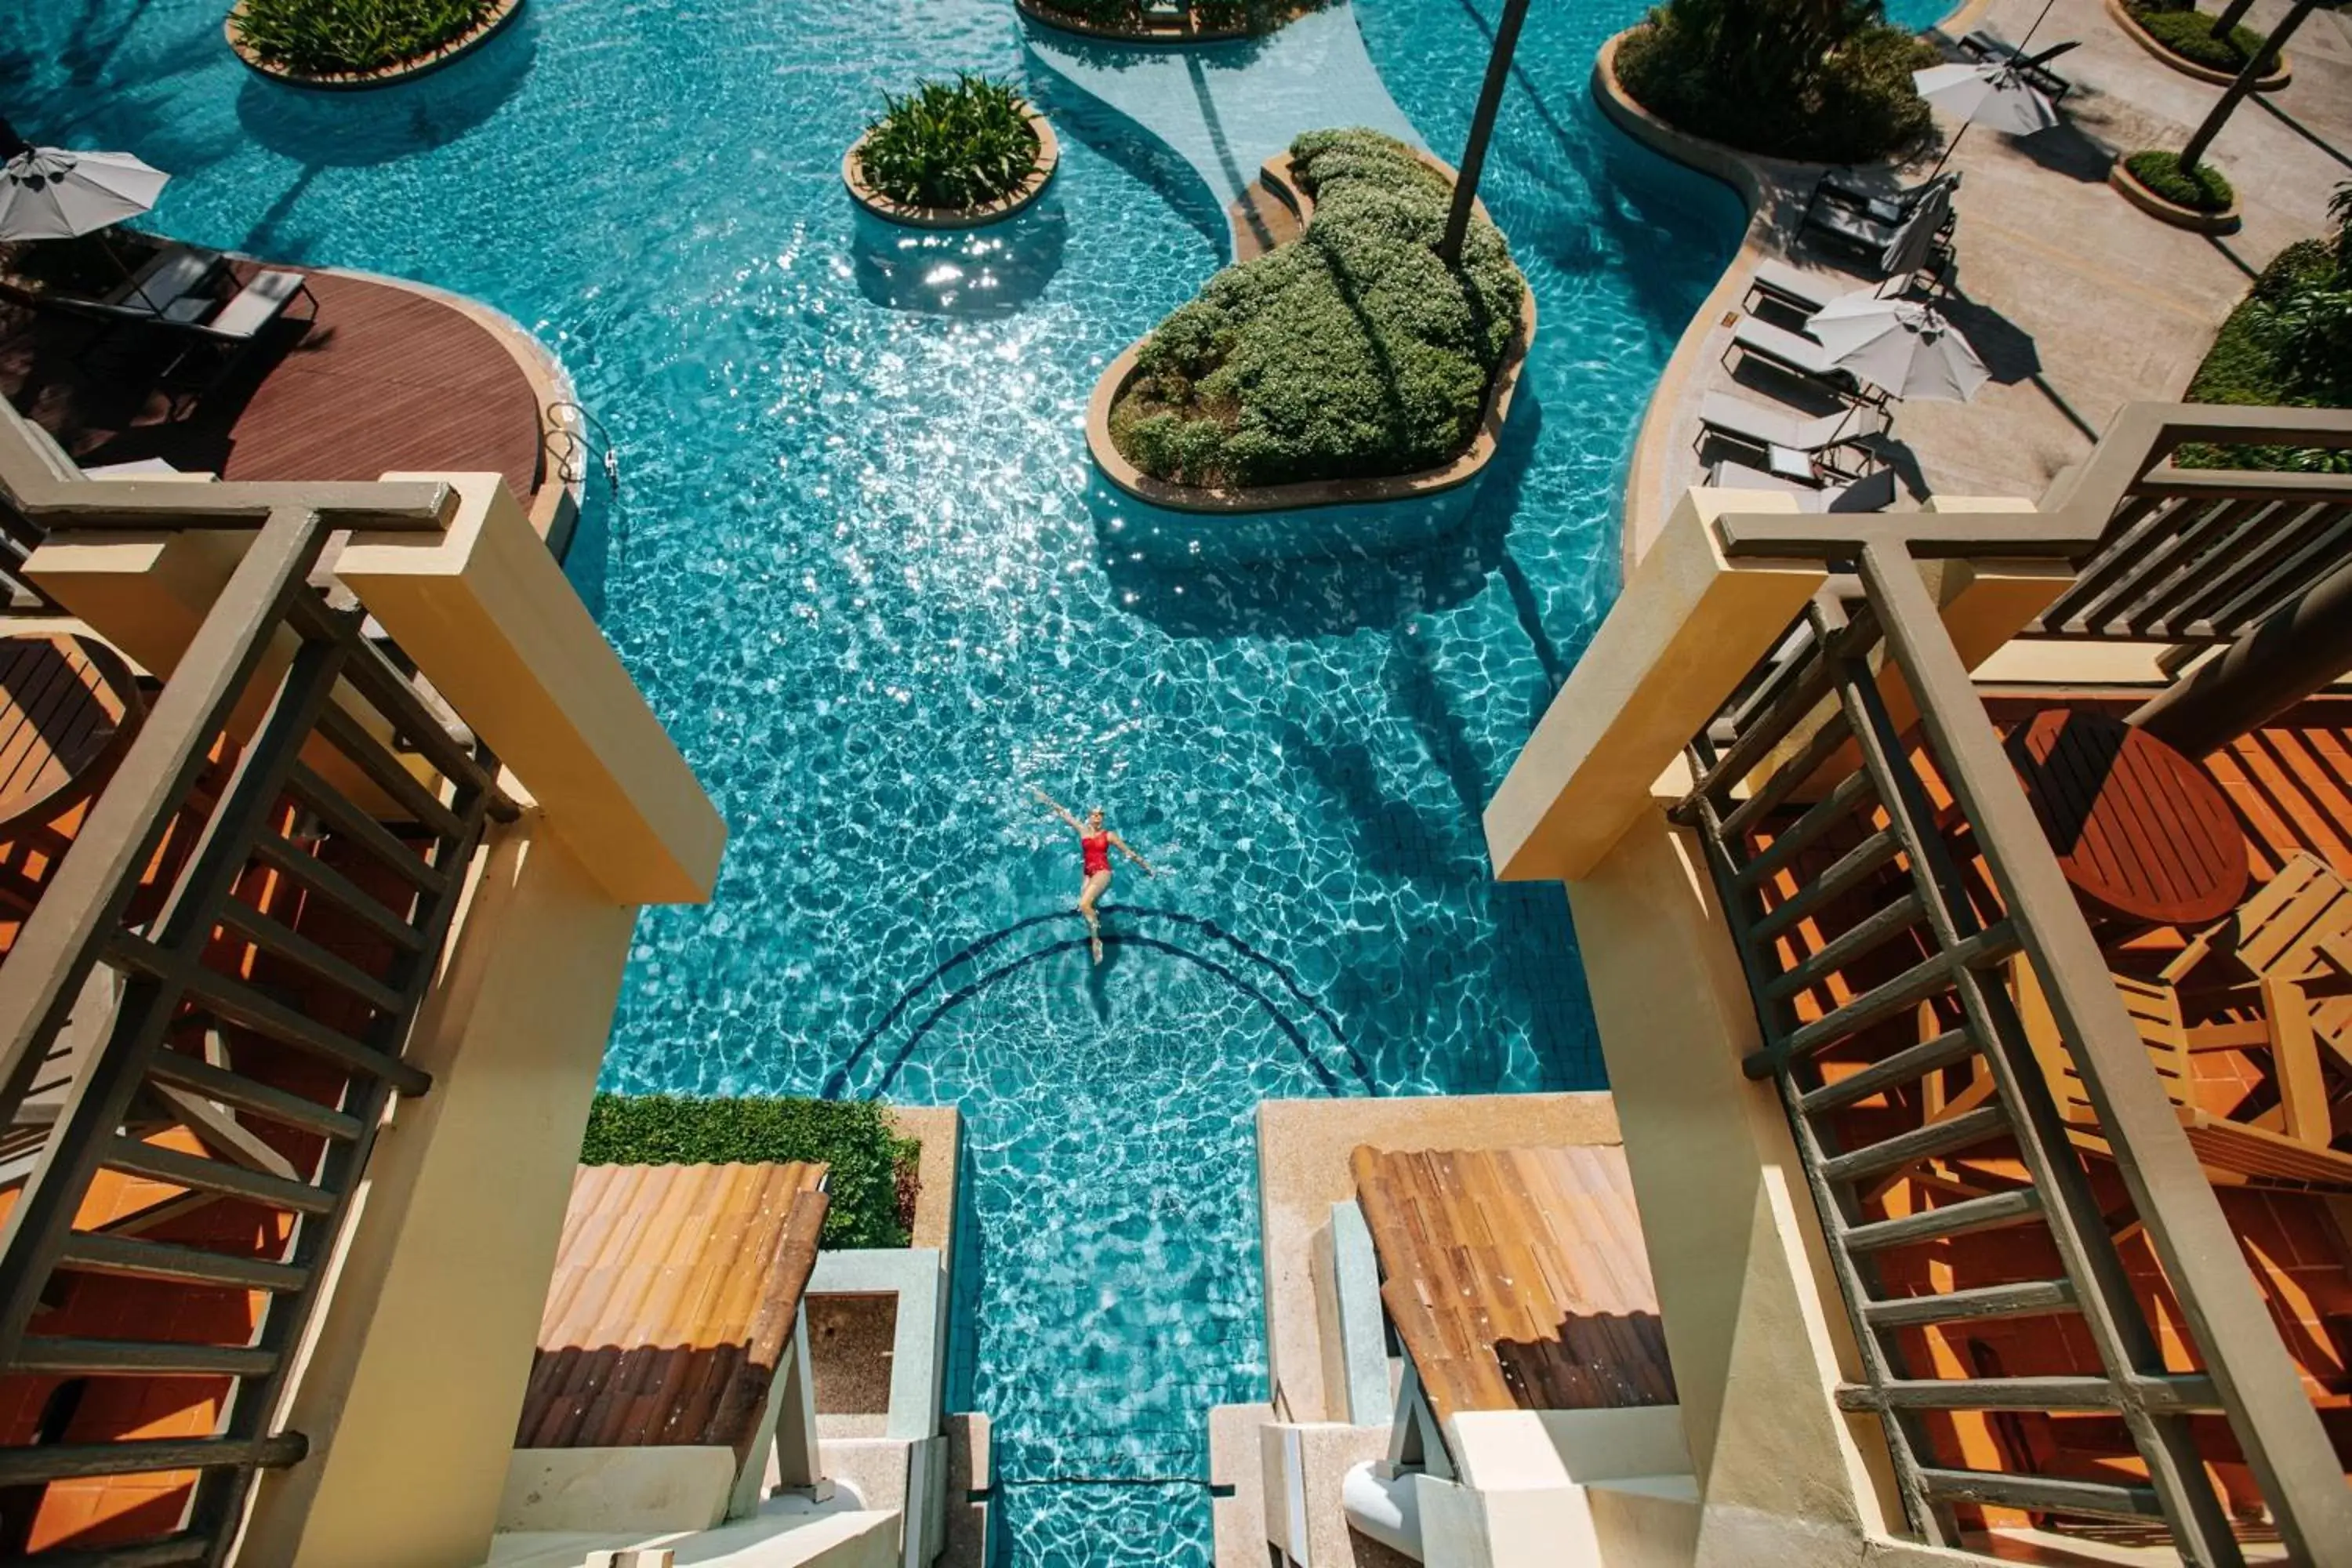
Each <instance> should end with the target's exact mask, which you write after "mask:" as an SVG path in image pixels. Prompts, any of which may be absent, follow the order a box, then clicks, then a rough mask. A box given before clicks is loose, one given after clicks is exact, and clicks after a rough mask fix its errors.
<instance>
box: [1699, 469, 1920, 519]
mask: <svg viewBox="0 0 2352 1568" xmlns="http://www.w3.org/2000/svg"><path fill="white" fill-rule="evenodd" d="M1706 482H1707V484H1708V485H1709V486H1710V487H1711V488H1713V489H1719V490H1769V491H1770V492H1771V493H1772V494H1774V495H1787V496H1794V497H1796V498H1797V509H1798V510H1800V511H1822V512H1829V511H1835V512H1855V511H1885V510H1886V509H1887V508H1888V507H1890V506H1893V505H1894V504H1895V470H1894V469H1892V468H1881V469H1879V470H1878V471H1877V472H1876V473H1874V474H1864V476H1863V477H1862V478H1860V479H1849V480H1846V481H1845V482H1843V483H1842V484H1835V485H1825V486H1824V485H1808V484H1802V483H1800V482H1799V481H1797V480H1795V479H1782V478H1780V476H1779V475H1778V474H1768V473H1765V472H1763V471H1761V470H1760V469H1757V468H1748V467H1747V466H1745V465H1744V464H1740V463H1731V462H1723V463H1717V464H1716V465H1715V467H1714V468H1709V469H1708V470H1707V474H1706Z"/></svg>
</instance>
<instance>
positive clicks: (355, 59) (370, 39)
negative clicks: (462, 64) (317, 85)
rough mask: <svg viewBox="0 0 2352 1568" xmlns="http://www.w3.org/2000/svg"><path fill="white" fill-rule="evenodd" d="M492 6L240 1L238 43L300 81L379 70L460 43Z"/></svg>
mask: <svg viewBox="0 0 2352 1568" xmlns="http://www.w3.org/2000/svg"><path fill="white" fill-rule="evenodd" d="M497 3H498V0H245V9H244V10H243V11H242V12H240V13H239V14H238V15H237V16H236V17H235V19H234V20H233V21H232V23H231V26H234V27H235V28H236V38H237V42H239V43H241V44H243V45H244V46H245V47H247V48H248V49H251V50H252V51H253V52H254V53H255V54H256V55H257V56H258V57H259V58H261V59H262V61H263V62H264V63H266V64H268V65H273V66H277V67H278V68H281V69H285V70H292V71H299V72H301V73H303V74H304V75H306V76H333V75H337V74H341V73H344V72H360V71H373V70H382V69H383V68H385V67H387V66H396V65H404V64H406V63H407V62H408V61H410V60H420V59H423V58H425V57H426V56H428V55H431V54H432V53H433V52H434V51H436V49H439V48H441V47H444V46H446V45H448V44H453V43H455V42H457V40H458V39H459V38H462V37H465V36H466V35H467V33H470V32H472V31H473V30H474V28H475V27H476V26H478V25H479V24H480V22H481V21H482V19H483V18H484V17H486V16H488V15H489V14H490V12H491V10H492V9H493V8H494V7H495V6H496V5H497Z"/></svg>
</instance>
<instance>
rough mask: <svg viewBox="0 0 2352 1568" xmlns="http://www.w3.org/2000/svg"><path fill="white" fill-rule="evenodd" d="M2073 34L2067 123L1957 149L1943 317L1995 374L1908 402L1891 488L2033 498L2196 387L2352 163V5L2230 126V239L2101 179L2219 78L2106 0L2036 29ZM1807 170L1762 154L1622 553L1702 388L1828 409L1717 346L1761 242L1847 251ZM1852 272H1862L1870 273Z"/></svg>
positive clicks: (2161, 139) (1901, 416)
mask: <svg viewBox="0 0 2352 1568" xmlns="http://www.w3.org/2000/svg"><path fill="white" fill-rule="evenodd" d="M2041 9H2042V0H1991V4H1990V6H1989V7H1986V8H1984V10H1983V11H1981V12H1979V11H1978V10H1977V8H1975V7H1971V8H1970V12H1971V14H1970V15H1969V16H1968V17H1967V18H1965V19H1964V20H1962V21H1960V22H1958V23H1956V24H1955V26H1958V28H1959V29H1960V30H1963V31H1964V30H1966V28H1968V27H1972V26H1986V27H1990V29H1991V30H1992V31H1994V32H1996V33H1998V34H2000V36H2001V37H2006V38H2009V39H2011V40H2012V41H2014V40H2017V39H2021V38H2023V37H2025V36H2026V33H2027V30H2028V29H2029V28H2031V27H2032V26H2033V22H2034V18H2035V16H2036V15H2037V14H2038V13H2039V12H2040V11H2041ZM2287 9H2288V5H2287V0H2257V3H2256V4H2255V5H2254V7H2253V11H2252V16H2251V17H2250V18H2249V20H2250V22H2251V23H2252V25H2254V26H2260V27H2263V28H2265V29H2267V28H2268V27H2270V26H2273V25H2274V24H2275V23H2276V22H2277V21H2278V20H2279V19H2280V18H2281V17H2282V16H2284V14H2285V12H2286V10H2287ZM2067 38H2076V39H2080V40H2081V47H2079V48H2076V49H2074V50H2072V51H2070V52H2069V53H2067V54H2066V55H2065V56H2063V58H2060V59H2059V60H2058V61H2057V62H2055V64H2056V66H2057V68H2059V69H2060V70H2061V71H2062V72H2063V74H2064V75H2065V76H2066V77H2067V78H2068V79H2070V80H2072V81H2073V82H2074V84H2075V88H2074V91H2073V92H2072V93H2070V94H2068V95H2067V98H2066V101H2065V104H2064V106H2063V112H2064V118H2065V123H2064V124H2063V125H2061V126H2059V127H2057V128H2055V129H2053V130H2051V131H2047V132H2043V133H2042V134H2041V135H2039V136H2036V137H2032V138H2029V139H2024V140H2019V139H2014V138H2011V137H2007V136H2002V135H1999V134H1997V133H1994V132H1987V131H1983V130H1976V131H1971V132H1969V134H1968V136H1967V138H1966V139H1965V140H1964V141H1962V142H1960V144H1959V147H1958V151H1957V152H1956V153H1954V154H1953V157H1952V160H1951V166H1952V167H1955V168H1958V169H1961V170H1963V171H1965V173H1966V178H1965V179H1964V180H1963V181H1962V182H1961V187H1960V191H1959V195H1958V203H1957V205H1958V210H1959V214H1960V223H1959V229H1958V235H1957V245H1958V268H1957V269H1956V270H1955V272H1954V274H1953V278H1952V282H1953V298H1952V299H1951V300H1950V301H1948V309H1947V314H1948V316H1949V317H1950V319H1951V320H1952V321H1953V323H1954V324H1955V325H1957V326H1958V328H1959V329H1960V330H1961V331H1963V332H1965V333H1966V334H1967V335H1968V337H1969V341H1970V342H1973V343H1974V344H1975V345H1976V346H1977V349H1978V352H1979V353H1981V354H1982V355H1983V356H1984V359H1985V362H1986V364H1987V365H1988V367H1989V368H1990V370H1991V371H1992V373H1993V382H1992V384H1990V385H1988V386H1987V387H1986V388H1985V389H1984V390H1983V391H1982V392H1981V393H1979V395H1978V396H1977V398H1976V401H1975V402H1973V403H1969V404H1951V403H1916V402H1915V403H1909V404H1901V405H1895V429H1894V436H1895V441H1894V443H1893V444H1892V445H1891V447H1889V456H1890V457H1891V458H1892V460H1893V462H1894V466H1895V471H1896V473H1897V475H1898V476H1899V478H1900V479H1901V480H1902V488H1903V489H1904V490H1905V491H1906V492H1907V494H1906V497H1905V498H1904V499H1901V500H1898V501H1897V502H1896V504H1897V506H1898V507H1903V508H1907V507H1910V506H1914V505H1916V504H1917V500H1919V499H1920V498H1922V497H1924V496H1926V495H1929V494H1934V493H1937V492H1948V493H1953V494H1960V495H1979V496H2000V495H2007V496H2021V497H2029V498H2031V497H2038V496H2040V495H2041V494H2042V490H2043V489H2044V488H2045V487H2046V486H2047V485H2048V484H2049V482H2050V480H2051V479H2053V477H2055V476H2056V474H2057V473H2058V472H2059V470H2060V469H2062V468H2065V467H2067V466H2068V465H2069V464H2072V463H2074V462H2075V461H2077V460H2078V459H2080V458H2083V457H2084V455H2086V454H2087V453H2088V452H2089V451H2090V449H2091V444H2092V440H2093V438H2094V437H2095V435H2096V433H2097V432H2098V431H2100V430H2102V429H2104V428H2105V426H2106V425H2107V423H2108V421H2109V420H2110V419H2112V418H2113V417H2114V416H2115V414H2116V410H2117V409H2118V408H2119V407H2121V406H2122V405H2124V404H2126V403H2127V402H2131V401H2134V400H2136V399H2147V398H2177V397H2179V396H2180V395H2183V393H2184V392H2185V390H2186V388H2187V386H2188V384H2189V377H2190V375H2191V374H2194V373H2195V371H2196V369H2197V366H2198V363H2199V362H2200V360H2202V359H2203V358H2204V355H2205V351H2206V350H2207V348H2208V347H2210V344H2211V342H2212V339H2213V334H2214V331H2216V330H2217V329H2218V328H2219V327H2220V326H2221V321H2222V320H2223V318H2224V317H2226V316H2227V315H2228V314H2229V312H2230V311H2231V309H2232V308H2233V307H2235V306H2236V304H2237V303H2238V301H2239V300H2241V299H2242V297H2243V296H2244V294H2245V291H2246V288H2247V286H2248V284H2249V283H2251V282H2252V279H2253V276H2254V274H2256V273H2257V272H2259V271H2260V270H2261V269H2262V268H2263V265H2264V264H2265V263H2267V262H2268V261H2269V260H2270V258H2272V257H2273V256H2274V255H2276V254H2277V253H2278V251H2279V250H2280V249H2281V248H2282V247H2284V246H2285V245H2287V244H2288V243H2290V242H2291V241H2294V240H2296V239H2301V238H2305V237H2310V236H2313V235H2315V234H2316V233H2318V232H2319V229H2320V226H2321V224H2322V222H2323V221H2324V217H2325V214H2326V206H2327V196H2328V193H2329V192H2330V191H2331V190H2333V188H2334V187H2335V185H2336V182H2338V181H2340V180H2345V179H2348V178H2352V12H2347V11H2326V10H2322V11H2315V12H2314V13H2313V14H2312V15H2311V16H2310V17H2309V19H2308V20H2306V21H2305V23H2304V25H2303V27H2302V29H2301V30H2300V31H2299V32H2298V33H2297V34H2296V35H2295V37H2294V39H2293V40H2292V41H2291V42H2290V43H2289V44H2288V46H2287V54H2288V58H2289V59H2290V61H2291V63H2292V64H2293V66H2294V81H2293V82H2292V84H2291V85H2289V86H2288V87H2287V88H2285V89H2284V90H2282V91H2278V92H2272V93H2258V94H2256V95H2254V97H2253V98H2252V99H2250V100H2248V101H2247V102H2246V103H2244V104H2243V105H2242V106H2241V107H2240V108H2239V110H2238V111H2237V114H2236V115H2235V117H2234V118H2232V119H2231V121H2230V123H2229V126H2228V128H2227V129H2225V130H2224V131H2223V132H2222V133H2221V138H2220V139H2219V141H2218V142H2216V143H2215V146H2214V152H2213V154H2212V162H2214V163H2216V164H2218V165H2219V166H2220V167H2221V169H2222V170H2223V171H2224V172H2225V173H2227V174H2228V175H2229V176H2230V179H2231V184H2233V185H2235V186H2236V188H2237V190H2238V193H2239V199H2240V202H2241V205H2242V206H2243V207H2244V209H2245V226H2244V227H2243V229H2242V231H2241V232H2240V233H2238V234H2235V235H2231V236H2227V237H2221V238H2208V237H2204V236H2201V235H2195V234H2190V233H2189V232H2187V231H2186V230H2183V229H2177V228H2172V227H2169V226H2166V225H2164V224H2161V223H2158V222H2157V221H2156V220H2155V219H2153V218H2150V217H2147V216H2142V215H2141V214H2140V213H2139V212H2137V210H2135V209H2134V208H2132V207H2131V206H2129V205H2126V203H2125V201H2124V199H2123V198H2122V197H2121V196H2119V195H2116V193H2115V192H2114V191H2113V190H2111V189H2109V188H2108V186H2107V185H2106V184H2105V180H2106V175H2107V170H2108V168H2109V166H2110V164H2111V163H2113V162H2114V161H2115V159H2116V157H2118V156H2119V155H2121V154H2122V153H2128V152H2132V151H2135V150H2137V149H2138V148H2141V147H2150V146H2153V147H2174V148H2177V147H2179V146H2180V145H2181V144H2182V142H2184V141H2186V139H2187V137H2188V134H2189V131H2190V130H2191V129H2193V128H2194V126H2195V125H2196V124H2197V122H2198V121H2200V119H2201V118H2202V117H2203V116H2204V114H2205V112H2206V110H2208V109H2209V108H2210V106H2211V105H2212V104H2213V102H2214V101H2215V100H2216V99H2217V98H2218V97H2219V96H2220V94H2221V89H2220V88H2217V87H2211V86H2208V85H2207V84H2205V83H2203V82H2200V81H2197V80H2195V79H2192V78H2189V77H2187V76H2184V75H2182V74H2181V73H2179V72H2178V71H2175V70H2173V69H2172V68H2169V67H2168V66H2166V65H2164V64H2163V63H2161V62H2160V61H2158V60H2157V59H2155V58H2152V57H2151V56H2149V55H2148V54H2147V52H2146V51H2145V50H2144V49H2143V48H2142V47H2140V46H2139V45H2138V44H2137V43H2135V42H2134V41H2133V40H2132V39H2131V38H2129V37H2126V35H2125V34H2124V33H2123V32H2122V31H2121V30H2120V29H2119V28H2118V27H2117V26H2116V23H2115V22H2114V21H2113V20H2112V19H2111V18H2110V17H2109V16H2107V15H2106V13H2105V9H2104V7H2103V5H2102V4H2101V0H2056V4H2055V5H2053V7H2052V9H2051V12H2050V15H2049V16H2048V18H2047V19H2046V20H2044V21H2043V22H2042V25H2041V27H2040V29H2039V30H2038V31H2036V32H2035V33H2034V34H2033V43H2034V45H2035V47H2041V46H2042V45H2045V44H2054V43H2057V42H2059V41H2061V40H2063V39H2067ZM1939 123H1940V125H1941V126H1942V128H1943V130H1944V131H1945V132H1946V133H1947V134H1948V133H1949V132H1951V131H1952V130H1954V129H1956V126H1955V124H1954V122H1952V121H1949V120H1948V119H1943V120H1939ZM1933 162H1934V154H1933V153H1930V154H1929V155H1928V156H1927V157H1925V158H1922V159H1920V160H1918V161H1917V162H1916V163H1914V165H1913V166H1912V167H1911V169H1909V170H1908V171H1906V174H1905V180H1906V182H1907V181H1909V180H1914V179H1916V178H1918V177H1920V176H1921V175H1922V174H1924V173H1925V171H1926V169H1927V167H1928V166H1929V165H1930V164H1932V163H1933ZM1812 173H1813V171H1812V169H1811V166H1808V165H1799V164H1779V165H1776V166H1772V167H1770V168H1769V169H1768V171H1767V181H1768V188H1769V189H1770V191H1771V192H1772V195H1773V198H1774V199H1773V200H1772V202H1771V204H1770V205H1769V208H1768V209H1767V211H1766V212H1765V213H1764V214H1762V215H1761V216H1760V218H1759V222H1757V224H1756V225H1755V226H1754V227H1753V228H1752V229H1751V231H1750V233H1749V237H1748V246H1747V247H1746V248H1745V249H1743V250H1742V252H1741V254H1740V256H1739V258H1738V260H1736V261H1735V262H1734V263H1733V264H1732V268H1731V270H1730V272H1729V273H1727V275H1726V277H1725V279H1724V282H1723V284H1722V286H1720V287H1719V288H1718V289H1717V291H1716V292H1715V293H1714V294H1713V295H1712V296H1710V297H1709V299H1708V300H1707V303H1706V306H1705V307H1704V308H1703V309H1702V310H1701V311H1700V313H1699V316H1698V320H1697V322H1695V323H1694V325H1693V328H1692V330H1691V331H1690V333H1689V334H1688V335H1687V336H1685V339H1684V342H1683V345H1682V348H1681V350H1680V352H1679V353H1677V355H1676V358H1675V363H1674V364H1673V365H1672V366H1671V367H1670V368H1669V370H1668V372H1667V374H1666V376H1665V378H1664V380H1663V381H1662V382H1661V383H1660V384H1659V390H1658V395H1657V401H1656V403H1654V405H1653V408H1652V414H1651V426H1650V427H1649V428H1648V429H1647V430H1645V432H1644V440H1643V449H1642V450H1641V451H1640V452H1639V453H1637V455H1636V459H1635V466H1634V472H1633V478H1632V479H1631V480H1630V482H1629V486H1628V494H1627V506H1626V533H1625V537H1626V552H1627V558H1628V560H1629V561H1630V560H1633V559H1637V558H1638V557H1639V556H1640V554H1641V552H1642V551H1643V549H1645V548H1646V547H1647V545H1648V542H1649V541H1650V539H1651V538H1652V537H1653V536H1654V532H1655V531H1656V529H1657V528H1658V526H1659V525H1660V524H1661V523H1662V522H1663V521H1664V518H1665V515H1666V511H1667V510H1668V508H1669V506H1670V504H1671V498H1672V497H1674V496H1676V495H1678V494H1680V493H1681V491H1682V490H1683V489H1685V488H1686V487H1687V486H1689V485H1691V484H1694V483H1696V482H1698V480H1699V479H1700V478H1701V477H1702V470H1701V465H1700V463H1699V461H1698V459H1697V458H1696V456H1695V455H1694V453H1693V451H1692V441H1693V439H1694V437H1696V434H1697V431H1698V423H1697V409H1698V405H1699V400H1700V398H1701V396H1702V395H1705V394H1706V393H1707V392H1712V391H1724V392H1731V393H1734V394H1735V395H1740V396H1744V397H1748V398H1752V399H1755V400H1756V401H1759V402H1769V401H1771V400H1773V399H1774V398H1775V397H1779V398H1781V399H1783V400H1785V401H1788V402H1790V403H1791V404H1792V405H1795V406H1799V407H1801V408H1805V409H1807V410H1810V411H1819V410H1822V409H1826V408H1828V407H1830V406H1832V405H1829V404H1827V403H1825V402H1821V403H1806V402H1804V401H1803V395H1802V393H1801V392H1800V391H1798V390H1797V389H1796V388H1795V386H1794V384H1791V383H1790V382H1788V381H1786V380H1785V379H1781V378H1778V377H1774V376H1773V375H1772V374H1770V373H1769V371H1766V370H1764V369H1762V368H1761V367H1759V368H1758V369H1756V370H1754V371H1749V370H1747V369H1745V368H1743V369H1742V371H1741V373H1740V374H1739V376H1738V377H1737V378H1735V377H1734V376H1733V375H1732V374H1730V373H1728V372H1727V371H1725V370H1724V369H1723V368H1722V364H1721V360H1722V356H1723V352H1724V349H1725V347H1726V345H1727V343H1728V342H1730V336H1731V334H1730V331H1729V328H1730V325H1731V323H1732V321H1735V320H1736V319H1737V318H1736V316H1735V314H1734V313H1735V312H1737V311H1738V309H1739V307H1740V302H1741V300H1742V299H1743V298H1744V296H1745V295H1746V292H1747V279H1748V276H1749V275H1750V274H1751V273H1752V272H1753V270H1754V267H1755V263H1756V260H1757V259H1758V258H1759V256H1764V255H1779V256H1782V257H1784V258H1787V259H1789V260H1790V261H1792V262H1794V263H1796V264H1798V265H1801V266H1804V267H1808V268H1815V269H1819V270H1822V271H1824V272H1834V271H1836V270H1837V267H1836V263H1835V262H1834V261H1832V260H1831V259H1829V258H1826V257H1825V256H1823V255H1822V253H1819V252H1816V251H1814V250H1812V249H1811V247H1804V246H1795V245H1793V244H1792V243H1791V237H1792V236H1793V235H1794V233H1795V231H1796V225H1797V219H1798V216H1799V215H1800V214H1801V212H1802V210H1803V206H1804V196H1805V194H1806V193H1807V192H1808V191H1809V190H1810V189H1811V174H1812ZM1799 174H1801V177H1802V182H1803V183H1802V184H1796V183H1795V181H1796V178H1797V176H1798V175H1799ZM1888 183H1889V184H1893V183H1894V181H1893V180H1892V178H1891V176H1890V177H1889V181H1888ZM1851 281H1852V283H1853V287H1855V288H1861V287H1864V286H1865V284H1866V282H1867V279H1862V278H1859V277H1856V278H1853V279H1851ZM1699 323H1705V325H1704V328H1703V329H1702V327H1701V325H1700V324H1699Z"/></svg>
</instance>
